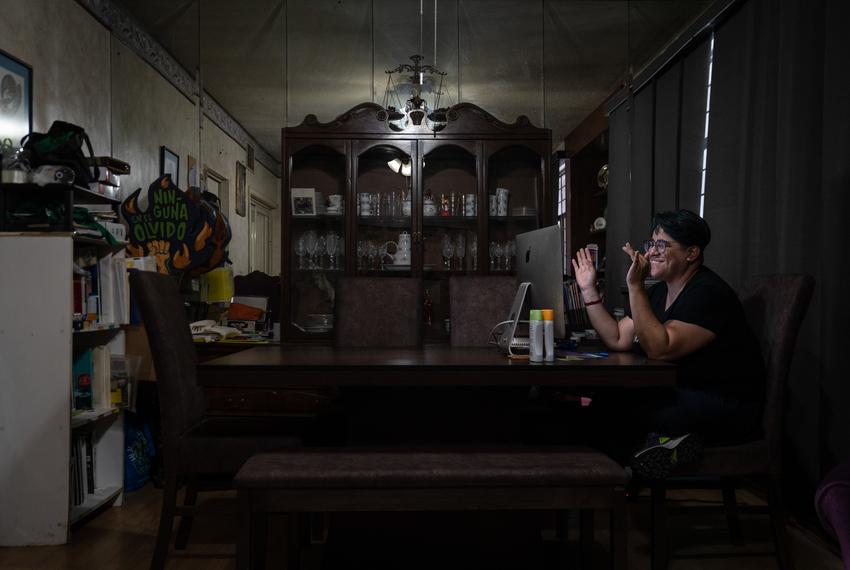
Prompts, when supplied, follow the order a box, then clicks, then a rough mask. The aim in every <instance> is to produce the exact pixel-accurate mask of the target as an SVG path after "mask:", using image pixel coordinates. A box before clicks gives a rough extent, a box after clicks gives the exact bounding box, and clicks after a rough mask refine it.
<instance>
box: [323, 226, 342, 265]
mask: <svg viewBox="0 0 850 570" xmlns="http://www.w3.org/2000/svg"><path fill="white" fill-rule="evenodd" d="M326 240H327V247H328V258H329V262H330V269H336V268H337V265H336V254H337V251H338V248H339V235H337V233H336V232H329V233H328V236H327V238H326Z"/></svg>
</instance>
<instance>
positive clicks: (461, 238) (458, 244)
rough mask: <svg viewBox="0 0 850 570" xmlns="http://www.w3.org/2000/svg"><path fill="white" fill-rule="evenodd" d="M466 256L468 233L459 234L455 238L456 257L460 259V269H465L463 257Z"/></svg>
mask: <svg viewBox="0 0 850 570" xmlns="http://www.w3.org/2000/svg"><path fill="white" fill-rule="evenodd" d="M464 256H466V234H464V233H463V232H461V233H459V234H457V237H456V238H455V257H457V259H458V269H459V270H460V271H463V269H464V267H463V258H464Z"/></svg>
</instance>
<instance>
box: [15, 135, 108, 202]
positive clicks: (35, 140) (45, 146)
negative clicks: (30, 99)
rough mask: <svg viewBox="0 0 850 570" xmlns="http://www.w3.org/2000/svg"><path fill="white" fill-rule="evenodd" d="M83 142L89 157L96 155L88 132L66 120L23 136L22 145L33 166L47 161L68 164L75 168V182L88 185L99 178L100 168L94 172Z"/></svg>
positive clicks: (47, 162) (54, 163)
mask: <svg viewBox="0 0 850 570" xmlns="http://www.w3.org/2000/svg"><path fill="white" fill-rule="evenodd" d="M83 143H85V145H86V149H87V150H88V153H89V156H90V157H93V156H94V152H93V151H92V146H91V141H90V140H89V136H88V135H87V134H86V131H85V130H84V129H83V128H82V127H78V126H77V125H72V124H71V123H66V122H65V121H53V124H52V125H50V129H48V131H47V133H46V134H45V133H35V132H34V133H30V134H28V135H27V136H25V137H24V138H23V139H21V145H23V148H24V151H26V153H25V154H26V155H27V158H29V162H30V166H31V167H32V168H33V169H35V168H36V167H39V166H42V165H44V164H50V165H60V166H67V167H69V168H71V169H72V170H73V171H74V183H75V184H77V185H79V186H86V187H87V186H88V185H89V183H91V182H95V181H97V179H98V178H99V177H100V171H99V169H98V168H97V166H95V167H94V174H92V169H91V168H90V167H89V166H88V160H87V159H86V155H85V153H84V152H83Z"/></svg>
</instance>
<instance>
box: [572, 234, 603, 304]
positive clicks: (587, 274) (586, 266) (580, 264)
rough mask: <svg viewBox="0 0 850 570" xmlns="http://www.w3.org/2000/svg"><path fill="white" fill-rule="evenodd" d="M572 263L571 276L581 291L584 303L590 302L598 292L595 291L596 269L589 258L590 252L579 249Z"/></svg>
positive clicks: (585, 249)
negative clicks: (573, 276)
mask: <svg viewBox="0 0 850 570" xmlns="http://www.w3.org/2000/svg"><path fill="white" fill-rule="evenodd" d="M572 262H573V275H575V278H576V284H577V285H578V288H579V289H581V293H582V296H583V297H584V300H585V302H587V301H592V300H593V299H594V298H596V297H597V295H598V292H597V291H596V267H595V266H594V264H593V259H592V258H591V257H590V252H589V251H587V248H586V247H583V248H579V250H578V251H577V252H576V256H575V259H573V260H572Z"/></svg>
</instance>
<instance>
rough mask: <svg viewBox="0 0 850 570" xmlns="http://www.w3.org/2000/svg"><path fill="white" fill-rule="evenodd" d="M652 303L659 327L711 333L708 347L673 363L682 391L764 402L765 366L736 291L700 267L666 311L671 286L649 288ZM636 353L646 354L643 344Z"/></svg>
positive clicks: (703, 267)
mask: <svg viewBox="0 0 850 570" xmlns="http://www.w3.org/2000/svg"><path fill="white" fill-rule="evenodd" d="M648 294H649V304H650V306H651V307H652V312H653V313H654V314H655V316H656V317H657V318H658V320H659V321H660V322H661V323H665V322H667V321H681V322H684V323H691V324H694V325H697V326H700V327H703V328H705V329H708V330H710V331H711V332H713V333H714V334H715V335H717V337H716V338H715V339H714V340H713V341H712V342H711V343H709V344H708V345H707V346H705V347H703V348H701V349H699V350H697V351H696V352H693V353H691V354H688V355H687V356H684V357H682V358H680V359H679V360H677V361H675V362H676V364H677V366H678V386H679V387H681V388H696V389H699V390H703V391H705V392H713V393H717V394H725V395H730V396H737V397H739V398H741V399H743V400H749V401H755V400H761V399H762V398H763V397H764V376H765V372H764V363H763V361H762V357H761V351H760V349H759V344H758V341H757V340H756V338H755V335H753V332H752V330H751V329H750V327H749V325H748V324H747V320H746V317H745V315H744V307H743V305H742V304H741V301H740V299H738V295H736V294H735V291H734V290H732V288H731V287H730V286H729V285H728V284H727V283H726V282H725V281H723V279H721V278H720V276H718V275H717V274H716V273H715V272H714V271H712V270H711V269H709V268H707V267H705V266H700V268H699V269H697V272H696V273H695V274H694V276H693V277H691V279H690V281H688V282H687V283H686V284H685V288H684V289H683V290H682V292H681V293H679V296H678V297H676V300H675V301H673V304H672V305H670V308H669V309H668V310H666V311H665V310H664V305H665V304H666V302H667V284H666V283H665V282H663V281H661V282H660V283H656V284H655V285H653V286H652V287H651V288H650V289H649V292H648ZM635 349H636V350H637V351H638V352H640V353H642V354H643V353H644V352H643V350H642V348H641V347H640V345H639V343H637V342H636V343H635Z"/></svg>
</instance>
